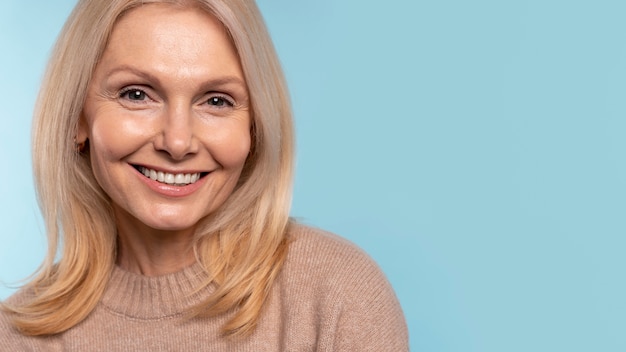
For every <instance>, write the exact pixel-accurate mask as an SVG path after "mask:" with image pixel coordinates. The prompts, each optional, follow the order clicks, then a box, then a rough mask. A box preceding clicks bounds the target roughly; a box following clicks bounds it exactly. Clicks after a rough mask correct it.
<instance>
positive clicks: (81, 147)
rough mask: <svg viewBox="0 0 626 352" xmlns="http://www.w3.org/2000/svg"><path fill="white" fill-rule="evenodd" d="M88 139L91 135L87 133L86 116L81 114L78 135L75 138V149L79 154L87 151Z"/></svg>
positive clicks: (77, 129)
mask: <svg viewBox="0 0 626 352" xmlns="http://www.w3.org/2000/svg"><path fill="white" fill-rule="evenodd" d="M88 138H89V133H88V132H87V122H86V121H85V116H84V115H83V114H80V118H79V119H78V126H77V128H76V135H75V136H74V149H76V151H77V152H78V153H82V152H84V151H85V146H86V144H87V139H88Z"/></svg>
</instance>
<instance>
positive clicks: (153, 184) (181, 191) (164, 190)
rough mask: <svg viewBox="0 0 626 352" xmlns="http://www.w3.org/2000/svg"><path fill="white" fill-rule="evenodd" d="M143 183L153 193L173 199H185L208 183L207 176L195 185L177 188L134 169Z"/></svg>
mask: <svg viewBox="0 0 626 352" xmlns="http://www.w3.org/2000/svg"><path fill="white" fill-rule="evenodd" d="M133 170H135V172H136V173H137V175H138V176H139V178H140V179H141V181H142V182H143V183H144V184H145V185H146V186H148V188H150V189H151V190H152V191H154V192H156V193H158V194H160V195H162V196H165V197H171V198H183V197H187V196H189V195H191V194H193V193H194V192H195V191H197V190H198V189H199V188H200V187H202V185H203V184H204V183H205V181H206V176H205V177H202V178H201V179H199V180H198V181H196V182H194V183H190V184H188V185H185V186H176V185H168V184H167V183H161V182H159V181H155V180H153V179H151V178H149V177H146V176H145V175H144V174H142V173H140V172H139V171H137V169H135V168H133Z"/></svg>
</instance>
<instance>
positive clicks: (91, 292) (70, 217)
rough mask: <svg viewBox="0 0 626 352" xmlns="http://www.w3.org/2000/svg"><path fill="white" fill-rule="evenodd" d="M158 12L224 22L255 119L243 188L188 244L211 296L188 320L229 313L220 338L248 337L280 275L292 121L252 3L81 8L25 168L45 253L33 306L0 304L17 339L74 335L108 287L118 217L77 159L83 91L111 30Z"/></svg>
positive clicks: (44, 93) (53, 62) (97, 2)
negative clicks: (127, 16)
mask: <svg viewBox="0 0 626 352" xmlns="http://www.w3.org/2000/svg"><path fill="white" fill-rule="evenodd" d="M156 2H161V3H170V4H172V5H175V6H193V7H196V8H200V9H203V10H205V11H207V12H209V13H210V14H212V15H213V16H215V17H216V18H217V19H218V20H219V21H221V22H222V24H223V25H224V27H225V28H226V30H227V31H228V33H229V35H230V37H231V39H232V42H233V43H234V45H235V48H236V49H237V52H238V54H239V58H240V60H241V65H242V68H243V71H244V76H245V79H246V82H247V85H248V91H249V96H250V100H251V108H252V116H253V126H252V138H253V145H252V148H251V151H250V155H249V157H248V160H247V161H246V165H245V166H244V170H243V173H242V175H241V178H240V181H239V183H238V185H237V187H236V189H235V191H234V192H233V194H232V195H231V196H230V197H229V199H228V200H227V201H226V202H225V203H224V204H223V205H222V206H221V207H220V209H218V210H217V211H215V212H214V213H213V214H211V215H209V216H208V217H207V218H206V219H203V220H202V224H200V225H201V226H198V228H199V230H198V232H197V234H196V239H197V242H196V246H195V249H196V255H197V258H198V260H199V261H200V263H201V264H202V265H203V267H204V268H205V269H206V270H207V272H208V273H209V274H210V276H209V278H210V281H212V282H215V283H216V284H217V289H216V291H215V292H214V293H213V294H212V295H211V296H210V297H208V298H207V299H206V300H205V301H204V302H202V303H201V304H200V305H198V306H197V307H195V308H194V309H192V310H191V311H190V312H188V313H189V315H190V316H198V315H204V314H208V315H218V314H223V313H225V312H227V311H231V310H233V309H234V311H235V314H234V315H233V316H232V318H231V319H230V320H229V321H228V322H227V323H226V324H225V326H223V333H224V334H226V335H231V336H244V335H246V334H248V333H250V332H251V331H253V330H254V328H255V326H256V324H257V321H258V319H259V315H260V312H261V308H262V306H263V304H264V302H265V301H266V299H267V295H268V293H269V291H270V287H271V286H272V284H273V282H274V280H275V278H276V276H277V275H278V273H279V271H280V269H281V267H282V263H283V261H284V258H285V255H286V251H287V240H286V237H285V236H286V235H285V233H286V230H287V227H288V225H289V208H290V203H291V189H292V174H293V154H294V143H293V126H292V116H291V108H290V106H289V97H288V92H287V88H286V84H285V80H284V76H283V73H282V70H281V68H280V64H279V61H278V58H277V55H276V52H275V50H274V47H273V45H272V42H271V39H270V37H269V34H268V31H267V29H266V27H265V24H264V22H263V19H262V16H261V14H260V11H259V9H258V8H257V6H256V4H255V3H254V1H253V0H107V1H102V0H80V1H79V2H78V4H77V5H76V7H75V9H74V11H73V12H72V14H71V15H70V17H69V19H68V20H67V22H66V24H65V26H64V27H63V30H62V31H61V34H60V36H59V38H58V40H57V43H56V45H55V47H54V50H53V52H52V56H51V59H50V62H49V64H48V67H47V70H46V75H45V77H44V80H43V83H42V86H41V90H40V95H39V98H38V102H37V106H36V109H35V117H34V127H33V168H34V174H35V180H36V187H37V195H38V200H39V205H40V208H41V211H42V215H43V219H44V221H45V224H46V231H47V235H48V253H47V256H46V259H45V260H44V262H43V264H42V265H41V267H40V269H39V270H38V272H37V273H36V275H35V276H34V278H33V279H32V280H31V281H30V282H29V283H28V284H26V286H25V288H24V289H26V290H28V291H29V292H30V293H31V294H30V295H29V296H28V297H29V298H28V299H27V300H26V301H25V302H22V303H19V304H15V305H11V306H9V305H6V304H4V305H3V306H2V309H4V310H5V311H7V312H9V313H11V317H12V321H13V324H14V325H15V326H16V327H17V328H18V329H19V330H20V331H21V332H22V333H23V334H25V335H49V334H56V333H60V332H63V331H66V330H68V329H70V328H72V327H73V326H75V325H76V324H78V323H79V322H81V321H82V320H83V319H85V318H86V317H87V316H88V315H89V313H90V312H91V311H92V310H93V309H94V308H95V306H96V305H97V303H98V302H99V301H100V299H101V297H102V295H103V292H104V290H105V288H106V285H107V282H108V278H109V275H110V273H111V270H112V268H113V266H114V265H115V264H114V263H115V259H116V230H115V219H114V217H113V214H112V210H111V206H110V199H109V197H108V196H107V195H106V193H104V192H103V190H102V189H101V188H100V186H99V185H98V183H97V182H96V180H95V178H94V175H93V173H92V171H91V167H90V164H89V155H88V153H77V151H76V147H75V145H74V136H75V133H76V130H77V125H78V121H79V118H80V115H81V112H82V109H83V104H84V101H85V96H86V91H87V86H88V84H89V81H90V79H91V76H92V73H93V71H94V69H95V67H96V64H97V63H98V60H99V58H100V57H101V55H102V53H103V51H104V50H105V47H106V45H107V41H108V37H109V35H110V33H111V31H112V28H113V26H114V25H115V23H116V21H117V20H118V19H119V18H120V16H122V15H123V14H124V13H125V12H127V11H129V10H130V9H132V8H135V7H138V6H142V5H144V4H148V3H156ZM210 281H209V280H207V282H206V283H205V285H209V284H210V283H211V282H210ZM198 289H202V287H199V288H198Z"/></svg>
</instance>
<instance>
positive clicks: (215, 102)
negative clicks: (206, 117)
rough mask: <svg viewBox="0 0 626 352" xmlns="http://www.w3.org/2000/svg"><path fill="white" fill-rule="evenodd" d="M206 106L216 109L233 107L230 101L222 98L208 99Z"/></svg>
mask: <svg viewBox="0 0 626 352" xmlns="http://www.w3.org/2000/svg"><path fill="white" fill-rule="evenodd" d="M207 104H209V105H211V106H215V107H218V108H222V107H227V106H233V105H234V104H233V102H232V101H230V100H229V99H227V98H225V97H222V96H213V97H210V98H209V100H208V101H207Z"/></svg>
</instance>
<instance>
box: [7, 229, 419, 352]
mask: <svg viewBox="0 0 626 352" xmlns="http://www.w3.org/2000/svg"><path fill="white" fill-rule="evenodd" d="M290 236H292V238H293V241H292V242H291V244H290V247H289V254H288V257H287V260H286V262H285V265H284V268H283V271H282V273H281V275H280V277H279V279H278V280H277V282H276V283H275V285H274V287H273V290H272V292H271V295H270V298H269V301H268V302H267V305H266V307H265V308H264V311H263V313H262V316H261V319H260V321H259V324H258V326H257V328H256V330H255V331H254V333H253V334H252V335H251V336H249V337H247V338H245V339H241V340H227V339H224V338H221V337H220V336H219V330H220V327H221V326H222V324H223V323H224V322H225V321H226V319H227V318H228V317H227V316H221V317H214V318H197V319H192V320H185V319H183V317H182V314H181V313H182V312H183V311H184V310H185V308H187V307H189V306H191V305H193V304H194V303H196V302H197V301H198V299H199V297H201V296H199V295H195V296H191V297H189V296H188V295H187V293H188V292H190V290H192V289H193V288H194V287H195V285H196V284H197V283H198V282H199V281H198V280H200V279H201V277H202V275H204V274H203V272H202V270H201V269H200V268H199V266H198V265H194V266H191V267H188V268H186V269H185V270H183V271H180V272H177V273H174V274H170V275H165V276H160V277H144V276H140V275H136V274H132V273H129V272H126V271H124V270H122V269H120V268H115V270H114V272H113V274H112V278H111V281H110V283H109V287H108V288H107V291H106V293H105V295H104V297H103V298H102V301H101V303H100V304H99V305H98V306H97V308H96V309H95V310H94V311H93V312H92V313H91V314H90V315H89V316H88V317H87V319H85V320H84V321H83V322H82V323H80V324H78V325H76V326H74V327H73V328H72V329H70V330H68V331H66V332H64V333H62V334H59V335H55V336H48V337H26V336H23V335H21V334H19V333H18V332H17V331H15V329H13V327H12V326H11V325H10V324H9V323H8V321H7V317H6V316H4V315H0V351H242V352H243V351H254V352H259V351H376V352H380V351H390V352H391V351H393V352H401V351H408V333H407V327H406V323H405V321H404V316H403V314H402V310H401V308H400V305H399V303H398V300H397V299H396V296H395V294H394V292H393V290H392V288H391V286H390V285H389V282H388V281H387V279H386V278H385V276H384V275H383V274H382V272H381V271H380V269H379V268H378V267H377V266H376V264H375V263H374V262H373V261H372V260H371V259H370V258H369V257H368V256H367V255H366V254H364V253H363V252H362V251H361V250H359V249H358V248H356V247H355V246H354V245H352V244H351V243H349V242H347V241H345V240H343V239H341V238H339V237H337V236H335V235H332V234H329V233H325V232H322V231H320V230H316V229H312V228H309V227H305V226H301V225H298V226H294V227H293V230H292V233H290ZM208 290H210V288H209V289H207V292H201V293H200V295H202V294H207V293H208ZM22 295H23V294H22V293H20V292H18V293H17V294H15V295H14V296H12V297H11V298H10V301H13V300H20V297H21V296H22Z"/></svg>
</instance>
